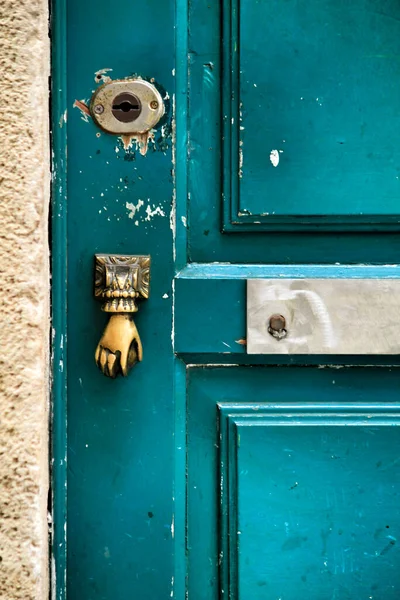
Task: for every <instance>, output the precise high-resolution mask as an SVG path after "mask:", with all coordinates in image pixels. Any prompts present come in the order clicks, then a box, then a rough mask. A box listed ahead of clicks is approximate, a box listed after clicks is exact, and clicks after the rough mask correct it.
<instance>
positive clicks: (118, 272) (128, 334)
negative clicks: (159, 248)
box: [94, 254, 150, 378]
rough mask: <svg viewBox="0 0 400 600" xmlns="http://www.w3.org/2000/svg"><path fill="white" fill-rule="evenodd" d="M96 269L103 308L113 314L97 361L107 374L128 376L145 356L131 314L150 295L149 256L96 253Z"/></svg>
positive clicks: (98, 349)
mask: <svg viewBox="0 0 400 600" xmlns="http://www.w3.org/2000/svg"><path fill="white" fill-rule="evenodd" d="M95 269H96V272H95V285H94V294H95V296H96V298H98V299H99V300H101V301H102V302H103V303H104V304H103V306H102V310H104V311H105V312H108V313H111V317H110V320H109V321H108V323H107V326H106V328H105V330H104V333H103V336H102V338H101V340H100V342H99V344H98V346H97V348H96V354H95V359H96V363H97V366H98V367H99V369H100V371H102V372H103V373H104V375H107V377H112V378H115V377H116V376H117V375H118V374H119V373H121V374H122V375H124V376H126V375H128V373H129V371H130V369H131V368H132V367H133V366H134V365H135V363H137V362H138V361H141V360H142V356H143V349H142V342H141V341H140V337H139V333H138V330H137V329H136V325H135V323H134V322H133V317H132V313H134V312H137V310H138V307H137V304H136V301H137V299H138V298H148V297H149V283H150V256H121V255H119V254H113V255H108V254H96V256H95Z"/></svg>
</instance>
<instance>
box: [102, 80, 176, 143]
mask: <svg viewBox="0 0 400 600" xmlns="http://www.w3.org/2000/svg"><path fill="white" fill-rule="evenodd" d="M164 111H165V106H164V101H163V99H162V97H161V94H160V92H159V91H158V89H157V87H156V86H155V85H153V83H150V82H149V81H145V80H144V79H140V78H135V79H117V80H115V81H109V82H107V83H104V84H103V85H101V86H100V87H99V88H97V90H96V91H95V92H94V94H93V96H92V99H91V101H90V114H91V116H92V118H93V121H94V123H96V125H98V126H99V127H101V129H103V131H106V132H107V133H112V134H114V135H137V134H143V133H147V132H148V131H151V130H152V129H154V127H155V126H156V125H157V123H158V122H159V121H160V119H161V118H162V117H163V115H164Z"/></svg>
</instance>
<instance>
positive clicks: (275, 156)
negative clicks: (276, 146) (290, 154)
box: [269, 150, 279, 167]
mask: <svg viewBox="0 0 400 600" xmlns="http://www.w3.org/2000/svg"><path fill="white" fill-rule="evenodd" d="M269 160H270V161H271V164H272V166H273V167H277V166H278V165H279V152H278V150H271V152H270V155H269Z"/></svg>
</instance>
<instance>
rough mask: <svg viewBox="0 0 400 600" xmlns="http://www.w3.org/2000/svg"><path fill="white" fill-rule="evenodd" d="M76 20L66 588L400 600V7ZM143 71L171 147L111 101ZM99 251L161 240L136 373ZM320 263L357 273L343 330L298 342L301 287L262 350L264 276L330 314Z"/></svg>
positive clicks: (59, 506) (133, 594)
mask: <svg viewBox="0 0 400 600" xmlns="http://www.w3.org/2000/svg"><path fill="white" fill-rule="evenodd" d="M53 36H54V69H53V115H54V117H53V145H54V179H53V180H54V205H53V238H54V244H53V257H54V258H53V307H54V337H53V341H54V354H53V364H54V420H53V424H54V426H53V431H54V443H53V451H54V460H53V481H54V563H53V566H54V568H53V577H54V589H55V592H54V593H55V597H56V598H58V599H59V600H64V599H65V598H67V597H68V599H69V600H71V599H73V600H127V599H133V598H135V599H138V600H161V599H167V598H177V599H178V600H184V599H185V598H189V599H190V600H217V599H221V598H230V599H231V600H238V599H240V600H261V599H262V600H279V599H281V600H299V599H306V598H307V600H344V599H351V600H356V599H357V600H358V599H360V600H361V599H364V598H366V599H371V600H372V599H374V600H383V599H385V600H392V599H393V600H394V599H397V598H398V597H399V595H400V575H399V566H400V546H399V536H400V502H399V500H400V498H399V494H400V471H399V455H400V433H399V430H398V429H397V426H398V425H399V417H400V404H399V392H398V390H399V383H400V371H399V369H398V366H399V361H398V354H399V347H398V344H400V342H399V343H398V342H397V339H398V338H397V336H396V331H398V323H399V322H400V311H399V309H398V306H399V302H398V301H397V302H396V300H395V299H396V294H395V287H396V286H395V284H396V280H397V279H398V277H399V269H398V267H397V266H396V262H397V261H398V256H399V255H400V238H399V220H400V203H399V201H400V180H399V177H400V154H399V149H398V139H399V131H400V111H399V106H400V85H399V82H400V4H399V3H398V2H397V0H353V2H341V1H338V0H336V1H333V0H312V1H310V0H309V1H308V2H305V1H303V0H286V1H282V0H270V1H268V2H267V1H266V0H258V1H256V2H251V1H250V0H241V1H239V0H223V1H222V2H208V1H206V0H193V1H192V2H190V3H188V2H186V0H175V2H173V1H172V0H164V1H161V0H145V1H143V2H137V1H135V2H134V1H128V0H122V1H121V2H119V3H116V2H109V1H108V0H97V2H94V1H93V0H87V1H86V2H84V3H82V2H77V0H69V1H68V3H66V2H64V1H63V0H59V1H58V0H56V2H55V5H54V11H53ZM125 78H128V79H137V78H143V79H144V80H146V81H148V82H150V83H151V84H152V85H154V86H155V88H156V89H157V90H158V92H159V93H160V94H161V96H162V99H163V103H164V105H165V114H164V116H163V118H162V120H161V121H160V122H159V123H158V125H157V126H156V127H155V128H154V130H153V131H152V132H151V134H150V136H148V139H147V140H144V138H143V137H137V136H136V137H134V138H131V139H129V140H127V139H126V138H125V139H122V138H121V137H118V135H112V134H110V133H105V132H104V131H103V130H102V129H100V128H99V127H98V126H97V125H96V124H95V122H94V120H93V118H92V117H91V115H90V112H89V110H88V106H89V104H90V99H91V97H92V95H93V94H94V92H95V91H96V90H97V89H98V87H99V86H100V85H104V84H107V82H109V81H110V80H112V81H113V80H120V79H125ZM145 137H146V136H145ZM95 254H107V255H113V254H117V255H150V256H151V284H150V296H149V299H148V300H146V301H143V302H142V303H141V306H140V310H139V312H138V313H137V316H135V322H136V324H137V327H138V329H139V332H140V335H141V338H142V342H143V352H144V356H143V361H142V362H141V363H139V364H138V365H136V366H135V367H134V368H133V369H132V371H131V373H130V374H129V376H128V377H121V376H119V377H117V378H115V379H112V378H109V377H105V376H104V375H103V374H102V373H101V372H100V370H99V369H98V368H97V366H96V364H95V360H94V351H95V348H96V345H97V344H98V341H99V339H100V336H101V334H102V331H103V329H104V327H105V325H106V322H107V315H106V314H105V313H102V312H101V310H100V305H99V303H98V302H97V301H96V299H95V298H94V294H93V286H94V255H95ZM321 279H322V280H324V279H329V281H330V282H333V283H332V292H331V294H330V297H331V298H336V297H337V298H338V299H339V298H342V297H343V294H342V290H343V289H344V288H343V286H344V284H345V283H346V286H350V287H351V290H352V292H351V293H350V294H349V295H348V296H346V300H345V302H344V303H343V304H344V305H343V306H341V307H339V308H338V311H337V312H336V308H335V303H334V302H333V308H332V311H333V312H334V313H335V314H331V313H329V311H330V310H331V309H329V311H328V313H329V314H328V317H329V318H331V317H332V323H333V325H332V336H331V337H330V338H329V340H328V342H326V345H325V346H321V347H319V350H318V351H316V350H315V348H314V350H313V351H312V352H311V353H310V352H307V351H305V352H304V348H303V351H302V352H301V353H296V352H294V351H293V349H291V350H290V346H289V345H285V344H290V343H291V342H293V339H294V337H295V336H294V334H293V330H292V329H291V326H292V324H295V323H296V318H297V312H296V310H297V308H296V306H297V305H296V304H294V308H293V310H292V312H291V313H290V314H288V315H286V318H287V324H288V325H287V336H286V338H285V339H281V340H277V339H275V340H273V342H274V343H276V345H275V346H273V347H272V350H271V349H270V350H269V351H268V352H267V353H262V351H261V350H260V351H257V353H256V354H254V353H250V352H249V351H248V349H249V347H250V346H248V345H247V343H248V342H249V340H248V339H247V337H248V336H247V333H246V319H247V302H248V301H249V298H247V295H246V285H247V282H248V281H249V280H257V281H258V280H261V281H264V280H268V281H269V282H270V286H271V287H270V289H271V290H272V292H271V293H272V294H275V295H277V294H278V292H277V290H278V287H277V288H274V284H273V281H274V280H276V281H277V284H278V283H279V282H280V281H281V280H285V281H286V280H295V281H297V282H298V286H300V287H301V286H303V287H304V285H305V282H307V285H308V286H309V290H308V291H310V290H311V292H312V293H313V294H314V295H313V298H314V300H313V301H314V305H313V306H314V307H315V306H316V304H315V302H317V305H318V307H319V309H321V310H325V309H326V307H325V305H324V304H323V302H322V300H321V298H320V297H319V296H318V294H317V293H316V292H315V290H314V288H313V281H314V280H315V281H316V280H318V281H319V280H321ZM361 279H362V280H371V279H372V280H374V281H376V288H375V286H374V285H370V286H369V288H368V289H369V292H368V294H364V295H363V293H362V290H363V289H364V288H363V285H361V282H360V285H358V284H357V283H355V284H354V285H351V282H352V281H353V280H361ZM271 280H272V283H271ZM382 280H385V281H386V284H385V285H386V287H383V288H382V285H383V284H382ZM349 282H350V283H349ZM391 286H394V287H391ZM281 288H282V286H280V287H279V289H281ZM346 289H347V288H346ZM382 289H384V290H386V291H385V294H384V295H382V296H379V297H378V296H377V294H378V290H382ZM379 293H380V292H379ZM278 296H279V294H278ZM278 296H276V297H277V299H278V300H279V299H280V297H278ZM389 299H390V300H389ZM380 303H381V304H382V308H381V310H377V309H376V308H377V307H378V309H379V305H380ZM360 306H361V308H360V311H361V312H358V308H357V307H360ZM321 307H322V308H321ZM374 307H375V308H374ZM387 307H390V310H389V311H388V308H387ZM260 310H261V311H262V312H261V315H262V319H261V322H262V323H264V325H262V326H260V327H266V326H267V324H268V322H269V318H270V316H271V311H272V304H268V302H267V303H266V304H265V305H262V306H261V308H260ZM326 310H327V309H326ZM363 311H364V312H363ZM368 311H370V312H368ZM371 311H372V312H371ZM317 312H318V311H317ZM307 314H308V317H307V318H305V319H304V320H303V321H302V322H301V326H302V327H303V329H304V328H305V330H306V334H305V335H307V336H309V337H308V338H307V339H310V340H311V341H312V340H313V339H314V338H313V335H314V332H317V333H318V326H319V325H321V322H325V321H324V320H323V319H322V321H318V319H317V318H316V317H315V314H316V313H315V311H314V312H313V311H311V312H309V313H307ZM318 314H320V313H318ZM364 314H366V315H367V316H368V315H370V317H368V318H361V317H360V315H364ZM314 317H315V318H314ZM335 319H336V320H335ZM338 319H339V321H340V331H339V329H337V328H336V323H338V322H339V321H338ZM360 319H361V321H360ZM297 322H298V321H297ZM249 331H250V329H249ZM264 333H265V335H266V336H267V337H268V333H267V332H266V330H265V331H264ZM339 334H340V336H341V338H340V340H341V344H340V353H337V354H335V348H336V346H335V345H334V344H333V342H332V340H333V339H334V338H335V339H337V338H338V337H340V336H339ZM335 336H336V337H335ZM378 338H379V340H381V342H382V339H383V342H385V340H389V339H390V343H389V342H388V343H387V348H386V346H385V345H384V344H383V347H384V349H383V350H382V349H381V346H379V344H377V343H375V340H376V339H378ZM268 339H270V338H268ZM346 339H348V340H349V344H348V346H347V345H346ZM271 340H272V338H271ZM359 340H361V342H359ZM350 341H351V343H350ZM381 342H380V343H381ZM271 343H272V342H271ZM310 347H313V346H312V344H311V346H310ZM354 347H356V352H357V353H356V354H354V353H353V354H351V353H349V351H348V350H347V349H348V348H354ZM378 347H379V348H380V349H379V352H378V351H377V350H376V349H377V348H378ZM282 348H287V350H285V351H281V349H282Z"/></svg>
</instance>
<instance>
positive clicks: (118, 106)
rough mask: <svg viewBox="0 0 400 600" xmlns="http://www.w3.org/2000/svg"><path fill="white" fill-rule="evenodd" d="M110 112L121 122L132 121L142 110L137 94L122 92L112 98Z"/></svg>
mask: <svg viewBox="0 0 400 600" xmlns="http://www.w3.org/2000/svg"><path fill="white" fill-rule="evenodd" d="M111 112H112V114H113V115H114V117H115V118H116V119H117V120H118V121H121V123H132V121H135V120H136V119H137V118H138V116H139V115H140V113H141V112H142V104H141V102H140V100H139V98H138V97H137V96H135V95H134V94H131V93H129V92H124V93H122V94H118V96H116V97H115V98H114V101H113V103H112V109H111Z"/></svg>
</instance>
